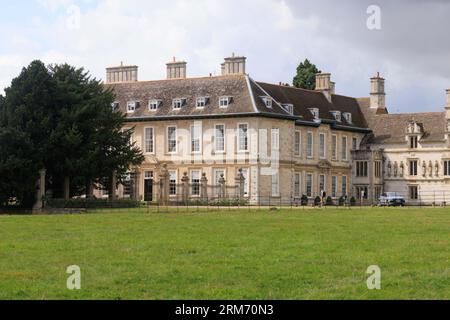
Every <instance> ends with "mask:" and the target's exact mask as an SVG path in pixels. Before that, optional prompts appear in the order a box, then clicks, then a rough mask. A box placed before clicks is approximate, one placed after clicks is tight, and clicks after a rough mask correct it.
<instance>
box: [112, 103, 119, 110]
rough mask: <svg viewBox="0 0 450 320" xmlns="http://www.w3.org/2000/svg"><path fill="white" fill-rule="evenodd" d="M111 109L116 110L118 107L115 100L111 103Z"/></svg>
mask: <svg viewBox="0 0 450 320" xmlns="http://www.w3.org/2000/svg"><path fill="white" fill-rule="evenodd" d="M111 109H112V111H116V110H117V109H119V103H118V102H116V101H115V102H113V103H111Z"/></svg>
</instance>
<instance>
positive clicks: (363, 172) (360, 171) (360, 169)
mask: <svg viewBox="0 0 450 320" xmlns="http://www.w3.org/2000/svg"><path fill="white" fill-rule="evenodd" d="M356 176H357V177H362V178H365V177H368V176H369V163H368V162H367V161H356Z"/></svg>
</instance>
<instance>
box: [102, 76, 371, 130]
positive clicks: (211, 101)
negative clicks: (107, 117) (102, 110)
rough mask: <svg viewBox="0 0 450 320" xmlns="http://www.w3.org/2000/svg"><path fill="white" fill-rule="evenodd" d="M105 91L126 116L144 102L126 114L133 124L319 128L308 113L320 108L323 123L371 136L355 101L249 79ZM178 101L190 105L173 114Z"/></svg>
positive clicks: (137, 84)
mask: <svg viewBox="0 0 450 320" xmlns="http://www.w3.org/2000/svg"><path fill="white" fill-rule="evenodd" d="M106 86H107V87H110V88H112V89H113V90H114V92H115V93H116V101H117V102H118V103H119V108H120V110H121V111H122V112H124V113H126V109H127V102H129V101H138V102H140V107H139V108H138V109H137V110H136V111H135V112H134V113H132V114H127V116H128V120H129V121H152V120H160V119H164V120H165V119H170V118H189V117H194V118H195V117H221V116H240V115H246V116H249V115H250V116H252V115H255V116H256V115H263V116H268V117H274V118H280V117H282V118H286V119H292V120H297V121H301V122H302V124H310V125H318V123H317V122H316V121H314V119H313V116H312V114H311V112H310V111H309V110H308V109H309V108H318V109H319V112H320V118H321V120H322V121H323V122H324V123H329V124H330V125H332V126H334V127H336V128H338V129H342V130H350V129H353V130H366V131H367V130H368V127H367V123H366V121H365V120H364V117H363V115H362V113H361V110H360V108H359V104H358V101H357V100H356V99H355V98H350V97H345V96H341V95H333V96H332V102H331V103H330V102H329V101H328V100H327V98H326V97H325V96H324V95H323V94H322V93H321V92H317V91H311V90H304V89H298V88H294V87H289V86H284V85H274V84H268V83H263V82H256V81H254V80H253V79H251V78H250V77H248V76H246V75H229V76H218V77H204V78H187V79H175V80H159V81H140V82H127V83H114V84H107V85H106ZM223 96H230V97H232V102H231V104H230V105H229V106H228V108H220V107H219V99H220V97H223ZM262 96H270V97H271V98H272V99H273V103H272V108H269V107H267V106H266V105H265V103H264V101H263V100H262V99H261V97H262ZM199 97H208V104H207V106H206V107H205V108H201V109H200V108H197V107H196V100H197V98H199ZM177 98H181V99H186V104H185V105H184V106H183V107H182V108H181V109H180V110H174V109H173V107H172V101H173V99H177ZM150 100H161V105H160V108H159V109H158V110H157V111H150V110H149V108H148V102H149V101H150ZM283 104H292V105H293V106H294V115H291V114H289V113H288V112H287V111H286V110H285V109H284V108H283V107H282V105H283ZM331 111H341V112H342V113H343V112H350V113H352V119H353V121H352V123H347V122H346V121H345V119H343V120H342V122H340V123H337V122H336V121H335V119H334V117H333V115H332V114H331Z"/></svg>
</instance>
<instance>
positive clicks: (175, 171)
mask: <svg viewBox="0 0 450 320" xmlns="http://www.w3.org/2000/svg"><path fill="white" fill-rule="evenodd" d="M173 173H174V175H172V174H173ZM173 176H175V180H174V179H172V177H173ZM172 181H175V193H173V192H172ZM177 193H178V171H177V170H169V197H176V196H177Z"/></svg>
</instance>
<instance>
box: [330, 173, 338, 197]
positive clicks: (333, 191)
mask: <svg viewBox="0 0 450 320" xmlns="http://www.w3.org/2000/svg"><path fill="white" fill-rule="evenodd" d="M331 196H332V197H333V198H336V197H337V177H336V176H333V177H332V178H331Z"/></svg>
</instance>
